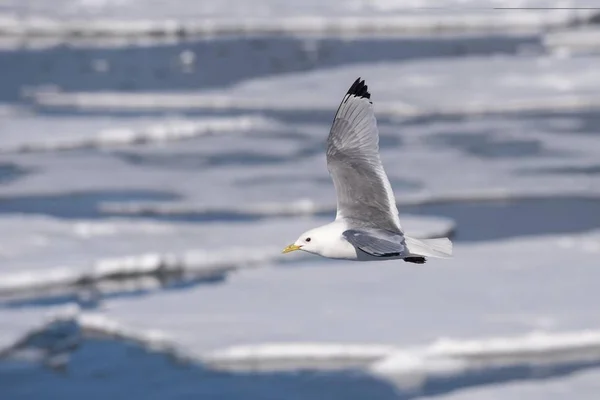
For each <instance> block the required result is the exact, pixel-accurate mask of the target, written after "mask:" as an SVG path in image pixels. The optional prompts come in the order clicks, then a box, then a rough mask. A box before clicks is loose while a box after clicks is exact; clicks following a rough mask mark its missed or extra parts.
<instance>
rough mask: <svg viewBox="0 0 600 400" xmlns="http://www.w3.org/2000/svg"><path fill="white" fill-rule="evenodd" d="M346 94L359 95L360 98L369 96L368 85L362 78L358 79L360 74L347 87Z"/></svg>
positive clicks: (368, 97)
mask: <svg viewBox="0 0 600 400" xmlns="http://www.w3.org/2000/svg"><path fill="white" fill-rule="evenodd" d="M347 94H349V95H352V96H356V97H360V98H364V99H370V98H371V93H369V87H368V86H367V85H365V81H364V79H363V80H361V79H360V76H359V77H358V79H357V80H355V81H354V83H353V84H352V86H350V89H348V93H347Z"/></svg>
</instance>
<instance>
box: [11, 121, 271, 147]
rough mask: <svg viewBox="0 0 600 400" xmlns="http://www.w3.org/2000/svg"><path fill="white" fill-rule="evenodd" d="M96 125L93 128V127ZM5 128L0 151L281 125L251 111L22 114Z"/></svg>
mask: <svg viewBox="0 0 600 400" xmlns="http://www.w3.org/2000/svg"><path fill="white" fill-rule="evenodd" d="M147 120H149V121H147ZM115 122H121V123H124V124H127V123H128V124H130V125H131V126H123V127H114V123H115ZM42 126H43V128H42ZM103 126H106V127H103ZM109 126H110V127H109ZM25 127H26V130H25V131H24V130H23V128H25ZM95 127H97V128H96V129H97V130H96V131H94V130H93V129H94V128H95ZM36 128H38V129H36ZM4 129H5V130H4V131H3V135H2V138H1V139H0V152H1V153H31V152H42V151H43V152H52V151H60V150H74V149H82V148H112V147H119V146H125V145H138V144H144V143H161V142H169V141H177V140H186V139H192V138H195V137H199V136H206V135H218V134H239V133H242V132H251V131H257V130H260V131H261V132H268V131H274V130H276V129H281V126H280V124H279V123H278V122H277V121H276V120H273V119H269V118H265V117H259V116H251V115H247V116H244V115H241V116H235V117H213V118H202V119H190V118H179V119H175V118H170V119H167V120H166V121H165V120H157V119H154V120H152V119H149V118H147V119H144V118H135V119H134V118H120V119H117V120H116V121H115V119H110V118H76V117H75V118H63V119H62V120H57V118H51V117H46V118H45V117H39V116H36V117H35V118H30V117H28V116H25V117H18V118H17V117H15V118H11V119H10V120H8V121H6V124H5V127H4ZM50 129H53V130H55V131H56V135H48V131H49V130H50Z"/></svg>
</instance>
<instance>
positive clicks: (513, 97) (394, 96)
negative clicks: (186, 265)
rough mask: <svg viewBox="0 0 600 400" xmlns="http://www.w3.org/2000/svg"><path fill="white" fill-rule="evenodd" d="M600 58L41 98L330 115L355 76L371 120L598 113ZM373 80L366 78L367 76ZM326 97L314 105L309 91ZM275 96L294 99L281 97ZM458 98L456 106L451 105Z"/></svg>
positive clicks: (330, 72) (521, 59)
mask: <svg viewBox="0 0 600 400" xmlns="http://www.w3.org/2000/svg"><path fill="white" fill-rule="evenodd" d="M599 60H600V58H599V57H598V56H597V55H587V56H581V57H576V58H568V57H557V56H553V55H541V56H540V55H522V56H518V57H515V56H512V55H511V56H503V55H499V56H497V57H493V59H492V60H490V57H487V56H486V57H467V58H451V59H446V60H444V61H443V62H441V61H440V60H420V61H411V62H382V63H379V64H366V65H365V64H362V65H352V66H345V67H340V68H332V69H321V70H316V71H310V72H302V73H291V74H286V75H284V76H278V77H267V78H256V79H252V80H248V81H244V82H243V83H240V84H237V85H233V86H232V87H230V88H227V89H221V90H207V91H201V92H192V93H178V92H172V93H166V92H160V93H158V92H155V93H143V94H138V93H122V92H101V93H88V92H60V91H57V92H39V93H35V92H34V93H32V96H33V99H34V101H35V102H36V103H37V104H39V105H43V106H46V107H75V108H80V109H92V110H113V111H117V110H157V109H158V110H165V109H213V110H215V109H216V110H234V109H235V110H243V111H247V110H254V111H256V110H269V111H289V110H294V111H297V110H302V111H323V110H331V112H333V111H335V107H336V104H338V100H339V99H338V97H339V93H340V92H343V88H345V87H346V86H347V82H348V81H352V79H355V78H356V76H363V77H364V78H366V79H367V80H368V82H369V88H370V89H371V92H372V93H373V99H374V102H375V103H374V104H375V110H376V114H377V115H378V116H379V117H381V116H390V117H402V118H416V117H420V118H421V117H435V116H462V115H479V114H512V113H523V112H558V111H563V112H567V111H569V112H575V111H585V110H597V109H598V108H599V107H600V97H599V96H598V95H597V93H595V91H594V88H598V87H600V79H598V75H597V74H596V73H595V72H596V71H595V69H594V66H595V65H596V64H597V63H598V61H599ZM372 76H374V77H377V79H369V77H372ZM315 87H319V88H320V90H321V91H322V93H323V95H322V96H319V97H317V98H315V97H314V96H313V94H314V92H313V89H314V88H315ZM278 93H294V95H293V96H285V97H281V96H278V95H273V94H278ZM456 98H460V99H461V101H460V102H456V101H455V99H456Z"/></svg>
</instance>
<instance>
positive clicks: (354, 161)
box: [327, 78, 402, 232]
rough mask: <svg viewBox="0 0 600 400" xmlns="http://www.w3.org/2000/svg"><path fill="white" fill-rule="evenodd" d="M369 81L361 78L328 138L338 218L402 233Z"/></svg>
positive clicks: (328, 166) (347, 95) (336, 116)
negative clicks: (386, 172) (381, 148)
mask: <svg viewBox="0 0 600 400" xmlns="http://www.w3.org/2000/svg"><path fill="white" fill-rule="evenodd" d="M370 98H371V94H370V93H369V91H368V87H367V85H365V81H364V80H363V81H361V80H360V78H358V79H357V80H356V81H355V82H354V84H352V86H351V87H350V89H349V90H348V93H347V94H346V96H344V99H343V100H342V103H341V104H340V107H339V108H338V110H337V113H336V115H335V118H334V120H333V125H332V126H331V131H330V132H329V138H328V140H327V168H328V169H329V173H330V175H331V177H332V179H333V184H334V185H335V190H336V194H337V215H336V219H348V220H355V221H356V223H358V224H359V225H362V226H372V227H377V228H382V229H385V230H388V231H392V232H402V228H401V226H400V220H399V218H398V209H397V208H396V201H395V199H394V193H393V192H392V187H391V185H390V182H389V180H388V177H387V175H386V174H385V171H384V170H383V165H382V164H381V159H380V157H379V133H378V131H377V122H376V120H375V114H374V112H373V104H372V103H371V101H370V100H369V99H370Z"/></svg>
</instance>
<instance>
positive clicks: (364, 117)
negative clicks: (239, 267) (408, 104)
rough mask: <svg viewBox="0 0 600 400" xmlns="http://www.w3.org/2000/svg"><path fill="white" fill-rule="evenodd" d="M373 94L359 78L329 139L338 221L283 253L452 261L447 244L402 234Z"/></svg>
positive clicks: (305, 236) (329, 165)
mask: <svg viewBox="0 0 600 400" xmlns="http://www.w3.org/2000/svg"><path fill="white" fill-rule="evenodd" d="M370 99H371V94H370V93H369V90H368V87H367V85H366V84H365V81H364V80H361V79H360V78H358V79H357V80H356V81H355V82H354V83H353V84H352V86H351V87H350V89H349V90H348V92H347V93H346V95H345V96H344V98H343V100H342V103H341V104H340V106H339V108H338V110H337V112H336V114H335V118H334V119H333V125H332V126H331V130H330V132H329V137H328V139H327V152H326V154H327V169H328V170H329V174H330V175H331V178H332V179H333V184H334V186H335V191H336V194H337V213H336V217H335V220H334V221H333V222H331V223H329V224H327V225H323V226H320V227H318V228H314V229H311V230H309V231H307V232H304V233H303V234H302V235H300V237H299V238H298V240H296V242H295V243H294V244H291V245H289V246H287V247H286V248H285V249H284V250H283V253H289V252H292V251H296V250H302V251H306V252H308V253H312V254H317V255H320V256H323V257H327V258H336V259H345V260H356V261H381V260H397V259H402V260H404V261H406V262H411V263H416V264H423V263H425V261H426V259H427V258H428V257H437V258H450V257H451V256H452V242H451V241H450V240H449V239H448V238H439V239H415V238H411V237H409V236H406V235H405V234H404V231H403V230H402V227H401V226H400V219H399V218H398V209H397V208H396V200H395V199H394V192H393V191H392V186H391V185H390V181H389V180H388V177H387V175H386V174H385V171H384V169H383V165H382V163H381V158H380V157H379V133H378V130H377V122H376V120H375V113H374V112H373V103H372V102H371V100H370Z"/></svg>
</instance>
